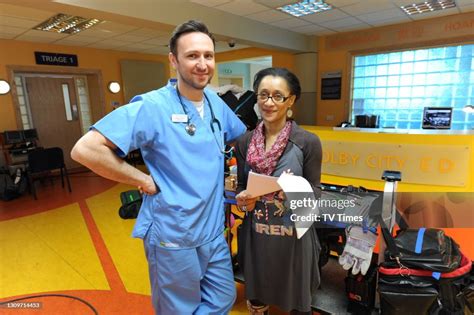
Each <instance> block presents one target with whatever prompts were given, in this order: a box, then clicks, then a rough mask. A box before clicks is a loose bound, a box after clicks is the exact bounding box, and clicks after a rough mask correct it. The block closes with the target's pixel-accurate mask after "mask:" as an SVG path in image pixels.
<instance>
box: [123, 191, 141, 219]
mask: <svg viewBox="0 0 474 315" xmlns="http://www.w3.org/2000/svg"><path fill="white" fill-rule="evenodd" d="M120 201H121V202H122V206H121V207H120V209H119V216H120V217H121V218H122V219H135V218H136V217H138V212H139V211H140V207H141V205H142V195H141V194H140V192H139V191H138V190H127V191H124V192H121V193H120Z"/></svg>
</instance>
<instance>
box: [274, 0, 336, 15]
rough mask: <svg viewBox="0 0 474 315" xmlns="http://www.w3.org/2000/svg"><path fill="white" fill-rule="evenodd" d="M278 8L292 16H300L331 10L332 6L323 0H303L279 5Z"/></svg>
mask: <svg viewBox="0 0 474 315" xmlns="http://www.w3.org/2000/svg"><path fill="white" fill-rule="evenodd" d="M277 9H278V10H280V11H282V12H285V13H287V14H290V15H292V16H296V17H300V16H304V15H308V14H314V13H318V12H322V11H326V10H330V9H332V7H331V5H329V4H327V3H325V2H324V1H323V0H303V1H300V2H298V3H295V4H289V5H284V6H281V7H278V8H277Z"/></svg>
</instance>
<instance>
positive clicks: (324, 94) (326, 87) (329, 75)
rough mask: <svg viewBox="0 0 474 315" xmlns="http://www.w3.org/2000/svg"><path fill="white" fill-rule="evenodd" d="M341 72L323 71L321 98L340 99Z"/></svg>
mask: <svg viewBox="0 0 474 315" xmlns="http://www.w3.org/2000/svg"><path fill="white" fill-rule="evenodd" d="M341 85H342V72H341V71H333V72H325V73H323V75H322V77H321V99H322V100H339V99H341Z"/></svg>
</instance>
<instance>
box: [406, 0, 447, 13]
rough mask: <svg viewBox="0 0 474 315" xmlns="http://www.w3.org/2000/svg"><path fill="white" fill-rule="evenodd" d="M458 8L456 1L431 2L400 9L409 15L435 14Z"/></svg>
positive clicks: (440, 0)
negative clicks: (439, 11)
mask: <svg viewBox="0 0 474 315" xmlns="http://www.w3.org/2000/svg"><path fill="white" fill-rule="evenodd" d="M455 6H456V2H455V1H454V0H430V1H425V2H420V3H414V4H410V5H404V6H401V7H400V8H401V9H402V10H403V11H404V12H405V13H406V14H408V15H413V14H421V13H426V12H433V11H438V10H444V9H449V8H453V7H455Z"/></svg>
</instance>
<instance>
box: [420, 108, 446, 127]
mask: <svg viewBox="0 0 474 315" xmlns="http://www.w3.org/2000/svg"><path fill="white" fill-rule="evenodd" d="M452 116H453V108H452V107H425V109H424V110H423V125H422V127H423V129H450V128H451V118H452Z"/></svg>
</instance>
